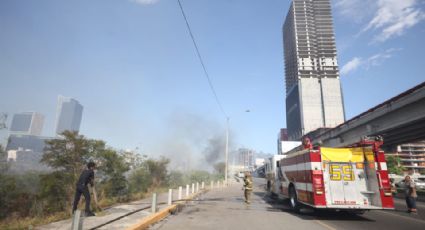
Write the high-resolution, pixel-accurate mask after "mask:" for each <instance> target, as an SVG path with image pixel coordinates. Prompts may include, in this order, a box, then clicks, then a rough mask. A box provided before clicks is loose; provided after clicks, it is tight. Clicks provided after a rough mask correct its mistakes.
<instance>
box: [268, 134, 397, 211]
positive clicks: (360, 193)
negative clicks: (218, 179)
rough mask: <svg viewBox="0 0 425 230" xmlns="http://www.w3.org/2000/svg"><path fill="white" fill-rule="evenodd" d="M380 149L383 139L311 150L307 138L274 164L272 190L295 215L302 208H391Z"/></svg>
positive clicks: (389, 190) (359, 209) (386, 177)
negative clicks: (343, 146)
mask: <svg viewBox="0 0 425 230" xmlns="http://www.w3.org/2000/svg"><path fill="white" fill-rule="evenodd" d="M382 144H383V142H382V139H379V138H378V139H375V138H374V139H367V138H366V139H363V140H362V141H360V142H359V143H357V144H354V145H352V146H348V147H346V148H326V147H320V146H317V147H314V148H313V147H312V145H311V143H310V141H309V140H308V139H306V140H305V141H303V145H302V147H301V148H299V149H298V151H297V150H295V151H291V152H289V153H288V154H287V155H286V157H285V158H283V159H281V160H280V161H277V162H276V166H277V167H276V171H275V172H276V176H275V177H269V178H274V181H273V182H271V181H268V184H272V185H273V186H274V188H270V191H271V192H273V193H275V194H274V195H277V196H279V197H281V198H289V200H290V202H289V203H290V206H291V208H292V209H293V210H295V211H299V210H300V207H301V206H302V205H306V206H310V207H313V208H315V209H336V210H347V211H353V212H357V213H363V212H364V211H365V210H372V209H394V202H393V197H392V193H391V185H390V181H389V178H388V172H387V165H386V162H385V156H384V152H383V151H382V150H381V149H380V146H381V145H382ZM276 193H277V194H276Z"/></svg>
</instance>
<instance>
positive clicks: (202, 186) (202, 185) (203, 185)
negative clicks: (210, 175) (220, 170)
mask: <svg viewBox="0 0 425 230" xmlns="http://www.w3.org/2000/svg"><path fill="white" fill-rule="evenodd" d="M201 189H202V190H204V189H205V182H203V181H202V184H201Z"/></svg>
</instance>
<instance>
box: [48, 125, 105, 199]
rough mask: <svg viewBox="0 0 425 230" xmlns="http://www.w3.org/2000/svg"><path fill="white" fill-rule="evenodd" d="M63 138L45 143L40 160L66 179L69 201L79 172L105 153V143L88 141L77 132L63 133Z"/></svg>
mask: <svg viewBox="0 0 425 230" xmlns="http://www.w3.org/2000/svg"><path fill="white" fill-rule="evenodd" d="M62 136H63V138H57V139H53V140H48V141H46V144H47V145H46V147H45V149H44V154H43V157H42V159H41V162H42V163H45V164H47V165H48V166H50V167H52V168H53V169H55V170H56V171H58V172H60V173H62V174H63V176H64V177H65V178H67V181H66V183H65V184H64V186H65V191H66V193H67V196H66V197H67V198H68V200H69V201H72V199H73V192H74V189H75V188H74V186H75V184H76V182H77V180H78V178H79V175H80V173H81V171H82V170H83V169H84V168H85V165H86V164H87V163H88V162H89V161H90V160H94V161H96V159H95V158H96V156H100V155H102V152H103V151H105V142H103V141H99V140H88V139H87V138H85V137H84V136H83V135H79V134H78V133H77V132H71V131H65V132H63V133H62Z"/></svg>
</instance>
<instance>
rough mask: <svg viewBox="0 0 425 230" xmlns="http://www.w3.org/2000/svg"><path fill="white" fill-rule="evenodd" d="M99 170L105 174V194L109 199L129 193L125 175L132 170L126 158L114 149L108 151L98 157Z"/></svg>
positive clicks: (100, 153)
mask: <svg viewBox="0 0 425 230" xmlns="http://www.w3.org/2000/svg"><path fill="white" fill-rule="evenodd" d="M97 159H98V162H99V165H98V169H99V170H100V171H102V172H103V173H104V178H103V179H104V183H103V184H104V185H105V193H106V195H107V196H109V197H113V196H124V195H127V193H128V182H127V179H126V178H125V176H124V174H125V173H126V172H127V171H128V170H129V169H130V167H129V163H127V162H126V161H125V158H124V157H123V156H122V155H120V154H118V153H117V152H116V151H115V150H113V149H106V150H105V151H101V152H99V153H98V155H97Z"/></svg>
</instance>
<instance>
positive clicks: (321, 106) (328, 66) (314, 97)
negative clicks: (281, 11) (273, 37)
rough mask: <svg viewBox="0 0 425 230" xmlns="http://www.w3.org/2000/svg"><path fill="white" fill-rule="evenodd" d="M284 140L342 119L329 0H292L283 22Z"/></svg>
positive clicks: (340, 93) (295, 137)
mask: <svg viewBox="0 0 425 230" xmlns="http://www.w3.org/2000/svg"><path fill="white" fill-rule="evenodd" d="M283 44H284V56H285V84H286V124H287V129H288V139H289V140H290V141H294V140H300V139H301V137H302V136H303V135H305V134H307V133H309V132H311V131H314V130H316V129H317V128H323V127H326V128H332V127H335V126H337V125H339V124H341V123H343V122H344V121H345V116H344V105H343V98H342V90H341V83H340V79H339V69H338V62H337V54H336V46H335V35H334V30H333V21H332V11H331V2H330V0H293V1H292V3H291V5H290V8H289V11H288V14H287V16H286V19H285V23H284V25H283Z"/></svg>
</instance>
